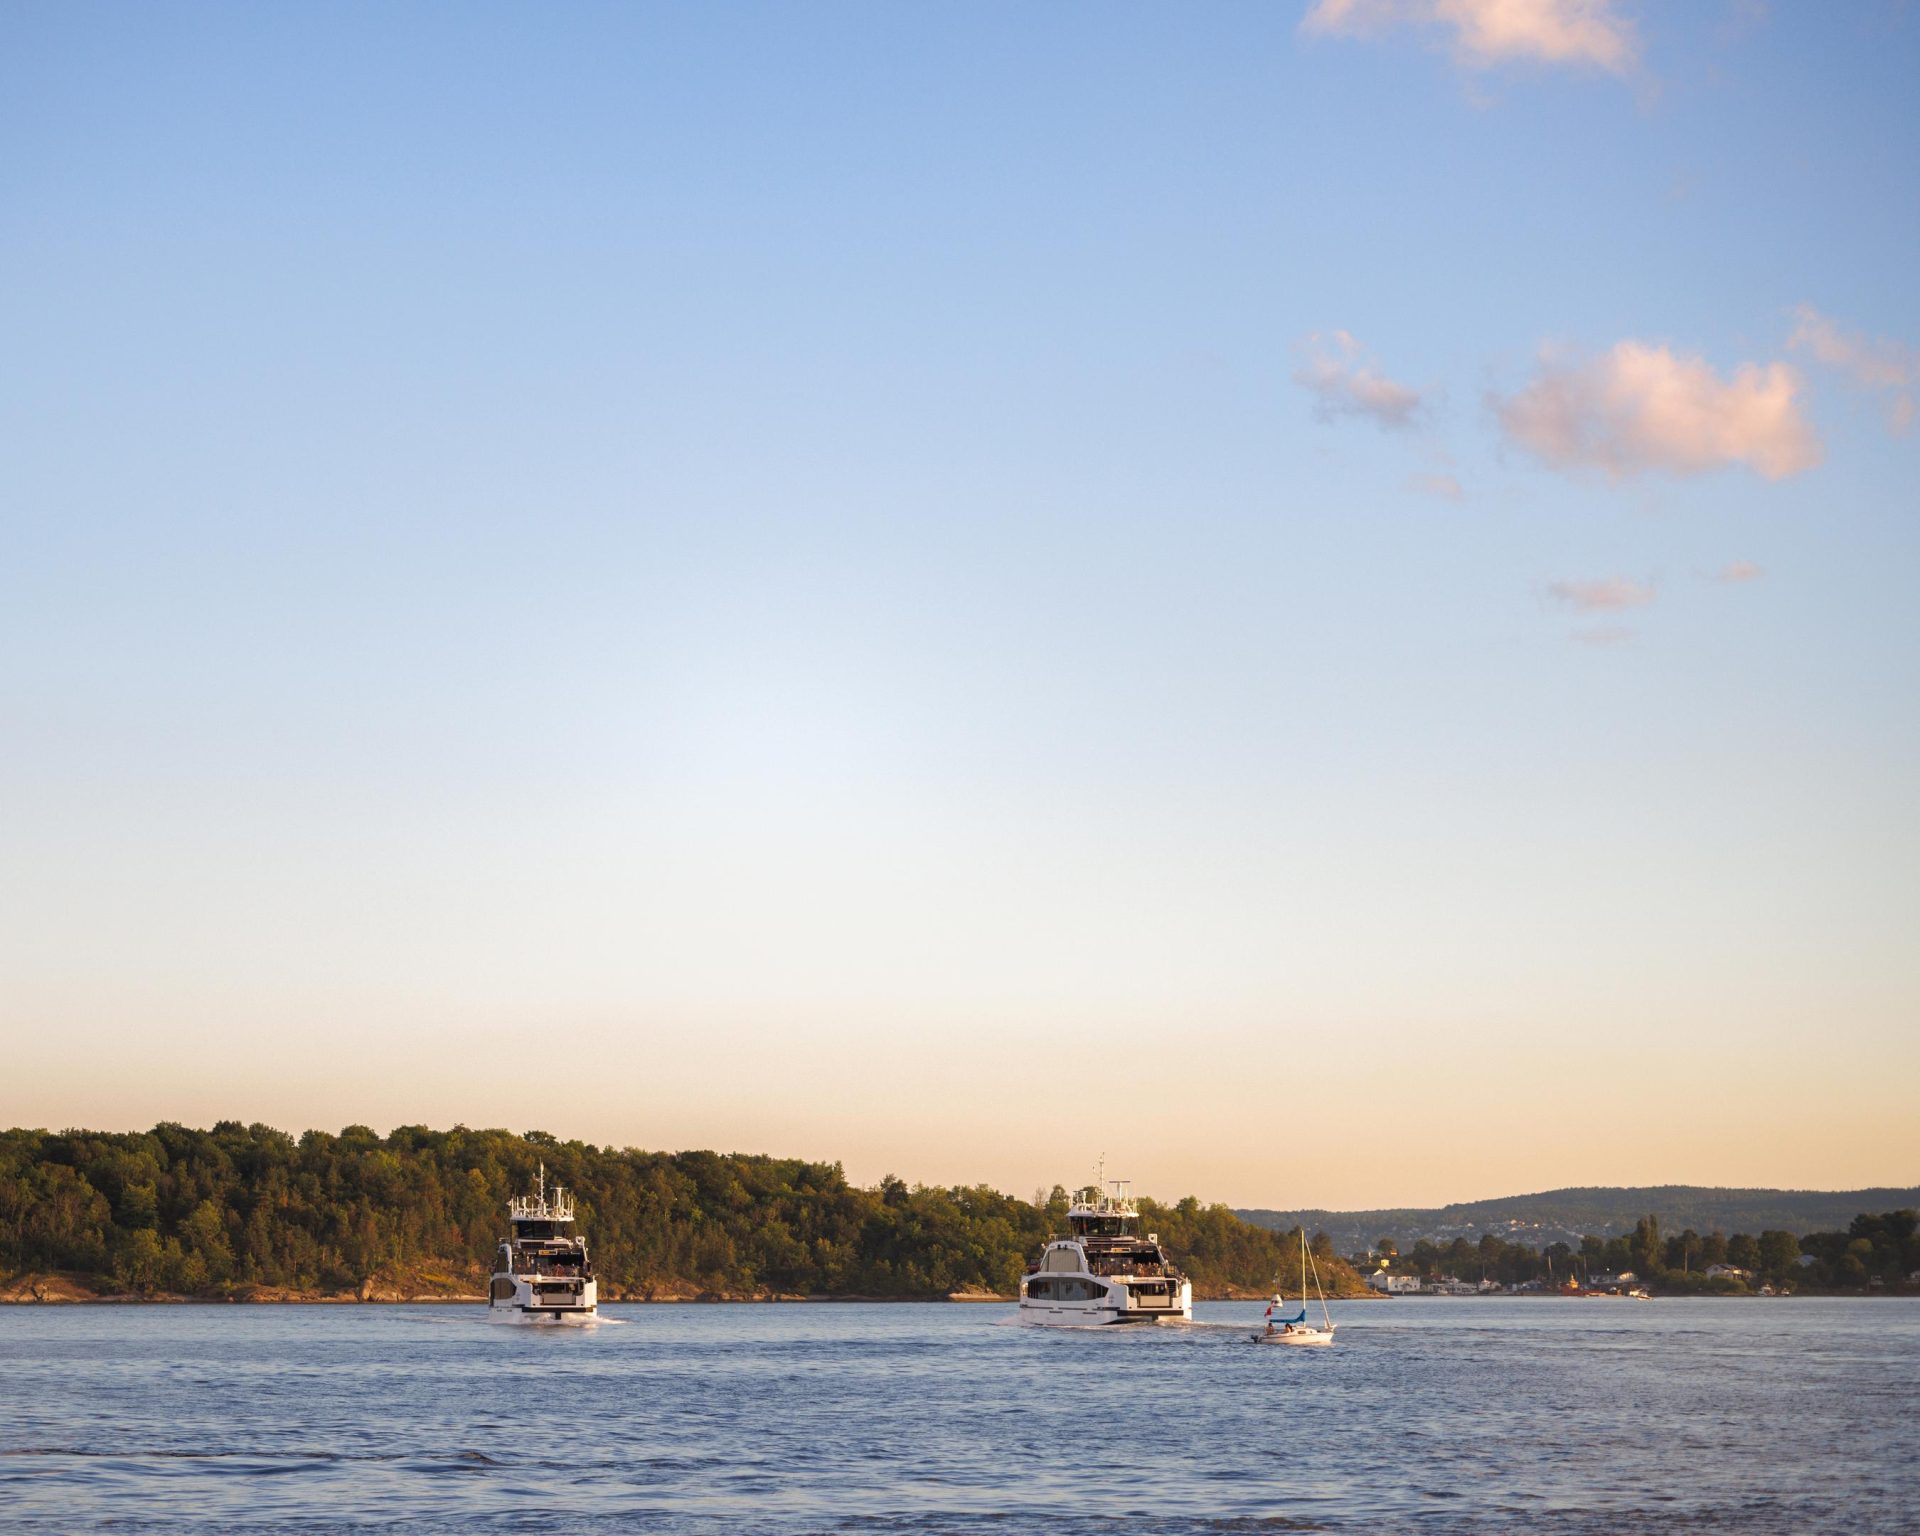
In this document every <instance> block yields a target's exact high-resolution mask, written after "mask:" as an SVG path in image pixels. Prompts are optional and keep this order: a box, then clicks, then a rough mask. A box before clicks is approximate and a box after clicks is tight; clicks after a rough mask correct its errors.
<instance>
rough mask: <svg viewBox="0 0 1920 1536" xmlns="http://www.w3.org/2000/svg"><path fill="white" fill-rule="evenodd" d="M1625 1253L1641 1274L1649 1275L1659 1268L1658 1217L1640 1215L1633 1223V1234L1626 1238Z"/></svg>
mask: <svg viewBox="0 0 1920 1536" xmlns="http://www.w3.org/2000/svg"><path fill="white" fill-rule="evenodd" d="M1627 1253H1628V1255H1629V1257H1630V1258H1631V1260H1632V1263H1633V1267H1634V1268H1635V1269H1636V1270H1638V1271H1639V1272H1640V1273H1641V1274H1643V1275H1651V1274H1653V1273H1654V1272H1655V1271H1657V1270H1658V1269H1659V1268H1660V1218H1659V1217H1658V1216H1652V1215H1648V1216H1642V1217H1641V1218H1640V1220H1639V1221H1638V1222H1636V1223H1635V1224H1634V1228H1633V1236H1632V1237H1630V1238H1629V1239H1627Z"/></svg>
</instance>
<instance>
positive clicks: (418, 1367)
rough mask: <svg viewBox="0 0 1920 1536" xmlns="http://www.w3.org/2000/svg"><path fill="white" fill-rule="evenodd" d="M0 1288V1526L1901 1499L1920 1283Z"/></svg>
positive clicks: (1290, 1523) (1570, 1531) (1491, 1509)
mask: <svg viewBox="0 0 1920 1536" xmlns="http://www.w3.org/2000/svg"><path fill="white" fill-rule="evenodd" d="M604 1311H605V1315H604V1320H603V1321H601V1322H600V1323H598V1324H596V1325H593V1326H591V1327H586V1328H578V1329H567V1328H532V1327H516V1326H511V1325H502V1324H498V1323H490V1322H489V1321H488V1320H487V1318H486V1314H485V1312H484V1310H483V1309H482V1308H479V1307H476V1306H417V1305H416V1306H380V1305H344V1306H259V1305H252V1306H247V1305H235V1306H176V1305H151V1306H111V1305H106V1306H10V1307H4V1308H0V1531H4V1532H60V1533H63V1536H65V1533H71V1532H79V1531H119V1532H155V1533H160V1532H169V1533H175V1532H234V1533H237V1532H316V1533H317V1532H341V1533H349V1532H376V1531H377V1532H422V1533H434V1532H461V1533H489V1532H513V1533H516V1536H586V1533H612V1532H629V1531H631V1532H664V1533H682V1532H684V1533H709V1532H723V1531H724V1532H769V1533H776V1536H777V1533H802V1532H844V1533H861V1536H879V1533H889V1536H892V1533H921V1532H957V1533H959V1532H964V1533H1015V1532H1019V1533H1025V1532H1029V1531H1045V1532H1048V1533H1064V1536H1118V1533H1188V1532H1191V1533H1202V1532H1206V1533H1224V1532H1294V1531H1331V1532H1361V1531H1365V1532H1370V1533H1381V1532H1401V1531H1407V1532H1434V1533H1442V1532H1445V1533H1453V1532H1461V1533H1466V1532H1482V1531H1539V1532H1543V1533H1552V1536H1590V1533H1595V1536H1597V1533H1607V1536H1618V1533H1637V1532H1646V1533H1650V1536H1651V1533H1656V1532H1657V1533H1663V1536H1664V1533H1682V1532H1684V1533H1697V1532H1720V1531H1725V1532H1739V1533H1742V1536H1768V1533H1775V1532H1778V1533H1786V1532H1793V1533H1805V1532H1848V1533H1877V1532H1915V1531H1920V1300H1906V1299H1894V1298H1888V1299H1861V1300H1824V1299H1815V1298H1800V1297H1794V1298H1790V1299H1777V1300H1758V1299H1751V1300H1750V1299H1686V1300H1678V1299H1676V1300H1658V1299H1656V1300H1654V1301H1651V1302H1640V1301H1627V1300H1614V1299H1609V1300H1577V1299H1570V1298H1559V1297H1545V1298H1524V1299H1523V1298H1511V1299H1507V1298H1502V1299H1482V1298H1450V1299H1424V1298H1412V1297H1408V1298H1398V1299H1395V1300H1392V1301H1381V1302H1352V1303H1345V1304H1340V1303H1336V1304H1335V1305H1334V1308H1333V1312H1334V1317H1335V1320H1336V1321H1337V1322H1338V1323H1339V1325H1340V1327H1339V1334H1338V1342H1337V1343H1336V1344H1335V1346H1334V1347H1333V1348H1331V1349H1325V1350H1320V1349H1288V1348H1273V1347H1267V1346H1260V1347H1256V1346H1254V1344H1253V1343H1252V1341H1251V1338H1250V1334H1251V1332H1252V1330H1253V1329H1254V1327H1256V1326H1257V1324H1258V1321H1259V1317H1260V1312H1261V1309H1260V1307H1258V1306H1257V1305H1243V1304H1227V1303H1222V1304H1215V1305H1207V1304H1203V1305H1201V1306H1199V1307H1197V1308H1196V1317H1195V1322H1194V1324H1193V1325H1191V1326H1184V1327H1183V1326H1164V1325H1163V1326H1159V1327H1148V1328H1144V1329H1085V1330H1081V1329H1073V1330H1053V1329H1041V1328H1032V1327H1024V1326H1021V1325H1020V1324H1019V1323H1018V1322H1017V1320H1016V1319H1015V1317H1014V1313H1013V1309H1012V1308H1011V1307H1008V1306H1000V1305H992V1304H967V1305H959V1304H942V1305H900V1304H896V1305H863V1304H852V1303H811V1304H808V1303H795V1304H739V1305H680V1306H612V1307H608V1308H606V1309H604Z"/></svg>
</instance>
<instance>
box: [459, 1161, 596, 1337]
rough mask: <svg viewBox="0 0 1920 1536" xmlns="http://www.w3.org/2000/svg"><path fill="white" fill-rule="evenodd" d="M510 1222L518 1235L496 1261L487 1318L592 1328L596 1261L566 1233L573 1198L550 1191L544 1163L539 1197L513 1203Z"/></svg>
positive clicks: (581, 1241) (579, 1239) (560, 1190)
mask: <svg viewBox="0 0 1920 1536" xmlns="http://www.w3.org/2000/svg"><path fill="white" fill-rule="evenodd" d="M507 1216H508V1218H509V1220H510V1221H511V1222H512V1224H513V1235H512V1236H511V1237H509V1238H507V1239H506V1240H505V1241H503V1242H502V1243H501V1244H500V1249H499V1252H498V1253H497V1254H496V1255H495V1256H494V1263H493V1278H492V1281H491V1282H490V1283H489V1285H488V1287H487V1308H488V1315H489V1316H491V1317H492V1318H493V1319H495V1320H496V1321H499V1322H515V1323H585V1322H591V1321H592V1320H593V1319H594V1317H595V1316H596V1315H598V1312H599V1305H600V1299H599V1288H598V1284H597V1282H596V1281H595V1280H594V1278H593V1260H592V1259H590V1258H589V1257H588V1256H587V1244H586V1239H585V1238H582V1237H578V1236H576V1235H575V1234H573V1233H571V1232H569V1231H567V1228H568V1227H570V1226H572V1225H573V1196H572V1195H570V1194H568V1193H567V1192H566V1190H565V1189H564V1188H563V1187H562V1186H560V1185H558V1184H556V1185H555V1186H554V1187H553V1189H552V1191H551V1192H549V1191H548V1189H547V1166H546V1164H545V1163H542V1164H541V1165H540V1189H539V1193H537V1194H533V1195H516V1196H515V1197H514V1198H513V1199H511V1200H509V1201H508V1202H507Z"/></svg>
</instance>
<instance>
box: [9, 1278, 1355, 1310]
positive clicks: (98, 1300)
mask: <svg viewBox="0 0 1920 1536" xmlns="http://www.w3.org/2000/svg"><path fill="white" fill-rule="evenodd" d="M1267 1295H1268V1293H1267V1292H1265V1291H1256V1290H1248V1289H1245V1288H1244V1287H1233V1286H1228V1287H1224V1288H1216V1289H1209V1290H1205V1291H1198V1290H1197V1291H1196V1292H1195V1295H1194V1300H1196V1301H1265V1300H1266V1299H1267ZM486 1299H487V1298H486V1294H485V1293H484V1292H482V1291H474V1290H466V1289H463V1288H458V1287H448V1288H426V1289H410V1288H404V1287H400V1286H395V1285H390V1284H383V1283H382V1282H380V1281H377V1280H369V1281H367V1282H365V1283H364V1284H362V1285H361V1286H360V1287H358V1288H357V1289H352V1290H331V1291H322V1290H301V1289H296V1288H292V1287H287V1286H275V1285H253V1286H235V1287H232V1288H230V1289H227V1290H222V1291H203V1292H200V1293H198V1294H191V1295H190V1294H185V1293H175V1292H154V1293H150V1294H138V1293H135V1292H131V1291H115V1290H111V1289H108V1288H105V1287H103V1286H101V1285H99V1284H97V1283H95V1282H93V1280H92V1277H89V1276H77V1275H61V1274H33V1275H19V1276H15V1277H13V1278H11V1279H8V1280H5V1281H0V1305H11V1306H148V1305H152V1306H188V1305H191V1306H226V1305H233V1306H302V1307H340V1306H359V1305H378V1306H424V1305H432V1304H436V1303H449V1304H471V1305H480V1304H483V1303H485V1301H486ZM1331 1299H1333V1300H1339V1301H1381V1300H1385V1299H1386V1298H1384V1297H1381V1296H1378V1295H1376V1294H1375V1293H1373V1292H1367V1293H1365V1294H1364V1295H1361V1296H1340V1297H1334V1298H1331ZM1018 1300H1019V1297H1017V1296H1013V1295H1004V1294H1001V1293H999V1292H995V1291H980V1290H965V1291H947V1292H945V1293H931V1294H928V1295H924V1296H867V1295H860V1294H857V1293H848V1294H835V1295H807V1294H802V1293H798V1292H789V1291H702V1290H697V1289H695V1288H694V1287H692V1286H673V1285H668V1286H660V1287H656V1288H652V1289H637V1290H630V1291H614V1292H609V1293H606V1294H603V1295H602V1296H601V1302H602V1304H603V1305H626V1304H633V1305H647V1306H668V1305H677V1306H700V1305H713V1304H717V1303H741V1302H776V1301H782V1302H795V1301H804V1302H821V1303H833V1302H866V1303H873V1302H888V1303H892V1302H917V1303H925V1302H961V1303H965V1302H998V1303H1000V1304H1002V1305H1011V1304H1012V1303H1013V1302H1016V1301H1018Z"/></svg>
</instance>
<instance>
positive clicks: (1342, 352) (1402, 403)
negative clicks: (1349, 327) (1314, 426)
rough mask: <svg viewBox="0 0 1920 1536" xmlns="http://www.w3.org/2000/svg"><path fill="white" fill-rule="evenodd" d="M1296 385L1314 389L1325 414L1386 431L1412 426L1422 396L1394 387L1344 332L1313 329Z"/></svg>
mask: <svg viewBox="0 0 1920 1536" xmlns="http://www.w3.org/2000/svg"><path fill="white" fill-rule="evenodd" d="M1299 350H1300V351H1301V352H1302V354H1303V358H1302V361H1301V364H1300V366H1299V367H1298V368H1296V369H1294V371H1293V381H1294V383H1296V384H1298V385H1300V386H1301V387H1302V388H1304V389H1308V390H1311V391H1312V392H1313V394H1314V396H1315V397H1316V399H1315V409H1316V410H1317V411H1318V412H1319V413H1320V415H1321V416H1323V417H1326V418H1328V419H1331V418H1333V417H1336V416H1361V417H1365V418H1366V419H1368V420H1369V421H1372V422H1373V423H1375V424H1376V425H1377V426H1382V427H1410V426H1412V425H1413V420H1414V417H1415V416H1416V415H1417V414H1418V413H1419V410H1420V392H1419V391H1418V390H1415V389H1409V388H1408V387H1407V386H1406V385H1404V384H1398V383H1395V382H1394V381H1393V380H1392V379H1390V378H1388V377H1387V376H1386V375H1385V374H1383V373H1381V372H1379V371H1378V369H1377V368H1375V366H1374V365H1373V362H1372V358H1371V355H1370V354H1369V353H1368V351H1367V349H1366V348H1365V347H1363V346H1361V344H1360V343H1359V342H1358V341H1356V340H1355V339H1354V338H1353V337H1352V336H1351V335H1349V334H1348V333H1347V332H1346V331H1315V332H1314V333H1313V334H1312V335H1311V336H1309V337H1308V338H1307V339H1306V340H1305V341H1304V342H1302V343H1301V344H1300V349H1299Z"/></svg>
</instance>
